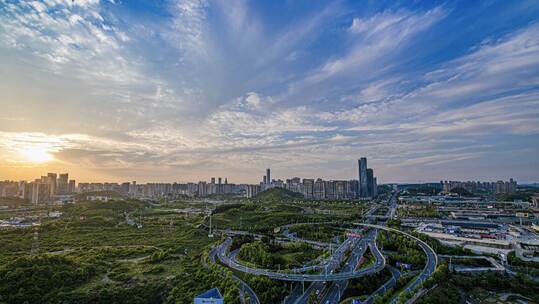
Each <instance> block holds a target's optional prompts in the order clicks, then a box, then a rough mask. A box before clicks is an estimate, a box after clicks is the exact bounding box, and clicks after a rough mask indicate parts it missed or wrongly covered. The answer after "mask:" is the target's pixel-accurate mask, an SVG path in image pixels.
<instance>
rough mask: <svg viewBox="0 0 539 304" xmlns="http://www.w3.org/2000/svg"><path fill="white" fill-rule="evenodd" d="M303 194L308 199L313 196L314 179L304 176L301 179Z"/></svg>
mask: <svg viewBox="0 0 539 304" xmlns="http://www.w3.org/2000/svg"><path fill="white" fill-rule="evenodd" d="M303 196H305V198H308V199H312V198H314V179H312V178H304V179H303Z"/></svg>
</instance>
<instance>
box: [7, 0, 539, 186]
mask: <svg viewBox="0 0 539 304" xmlns="http://www.w3.org/2000/svg"><path fill="white" fill-rule="evenodd" d="M0 3H1V4H2V5H0V21H2V22H0V66H2V68H1V69H0V108H1V111H0V180H32V179H34V178H36V176H40V175H43V174H45V173H47V172H69V174H70V176H72V177H74V178H75V179H77V180H78V181H79V180H80V181H83V182H85V181H87V182H94V181H110V182H123V181H131V180H137V181H140V182H173V181H182V182H183V181H196V180H209V178H210V177H212V176H215V177H217V176H223V177H224V176H226V177H228V179H229V181H230V180H234V181H237V182H242V183H255V182H258V181H259V180H260V177H261V175H262V174H261V172H262V171H263V170H264V169H265V168H271V169H272V170H273V171H274V172H278V173H277V174H276V176H278V177H285V176H289V177H292V176H302V177H321V178H324V179H328V180H329V179H343V180H344V179H352V178H355V177H356V176H357V173H358V168H357V164H356V166H354V165H351V164H352V163H355V162H357V158H358V157H359V156H367V157H368V158H369V165H370V166H371V167H372V168H375V169H376V176H377V177H378V182H379V183H393V182H400V183H405V182H408V183H414V182H420V181H424V182H425V181H431V182H436V181H440V180H487V181H496V180H508V179H509V178H514V179H515V180H517V181H518V182H519V183H530V182H538V181H539V173H538V172H539V158H538V157H537V155H539V120H537V116H538V115H539V82H538V79H539V38H538V37H539V23H538V22H539V7H538V6H537V5H536V4H535V3H534V1H519V2H507V1H493V2H488V3H484V2H481V3H479V2H478V3H469V2H467V1H455V2H452V3H447V2H442V1H429V2H428V3H427V2H423V3H414V4H412V3H404V4H395V3H394V2H393V1H387V2H386V1H376V2H371V3H362V2H361V3H358V2H357V1H339V2H331V3H327V2H323V1H320V2H319V1H308V2H287V1H284V2H278V1H275V2H269V3H265V2H244V1H202V0H200V1H187V0H186V1H172V0H170V1H168V0H166V1H155V2H151V3H149V2H146V1H141V2H139V1H125V2H120V1H99V0H75V1H71V0H65V1H64V0H55V1H9V0H3V1H0ZM274 175H275V174H274Z"/></svg>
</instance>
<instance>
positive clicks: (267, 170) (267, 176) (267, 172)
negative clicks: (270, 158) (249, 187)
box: [266, 168, 271, 184]
mask: <svg viewBox="0 0 539 304" xmlns="http://www.w3.org/2000/svg"><path fill="white" fill-rule="evenodd" d="M266 183H267V184H271V173H270V169H269V168H267V169H266Z"/></svg>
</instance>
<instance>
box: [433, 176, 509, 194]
mask: <svg viewBox="0 0 539 304" xmlns="http://www.w3.org/2000/svg"><path fill="white" fill-rule="evenodd" d="M440 183H441V184H442V189H443V191H444V192H446V193H447V192H451V190H453V189H455V188H463V189H465V190H467V191H469V192H471V193H477V192H488V193H494V194H498V193H511V192H515V191H516V190H517V182H516V181H515V180H513V179H512V178H511V179H509V181H501V180H500V181H497V182H480V181H466V182H462V181H440Z"/></svg>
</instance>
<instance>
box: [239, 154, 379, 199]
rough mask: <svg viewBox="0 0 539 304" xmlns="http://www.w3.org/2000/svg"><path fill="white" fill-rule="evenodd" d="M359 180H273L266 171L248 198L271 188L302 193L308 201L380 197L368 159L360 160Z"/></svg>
mask: <svg viewBox="0 0 539 304" xmlns="http://www.w3.org/2000/svg"><path fill="white" fill-rule="evenodd" d="M358 165H359V166H358V167H359V172H358V179H357V180H323V179H321V178H317V179H316V180H315V179H312V178H304V179H301V178H299V177H294V178H291V179H286V180H285V181H283V180H281V179H277V180H275V179H272V178H271V170H270V169H266V175H264V176H263V177H262V181H261V182H260V185H249V186H248V188H247V197H253V196H255V195H256V194H258V192H260V191H264V190H267V189H271V188H283V189H287V190H289V191H292V192H296V193H301V194H302V195H303V196H304V197H305V198H307V199H320V200H322V199H327V200H339V199H358V198H359V199H368V198H374V197H376V196H377V195H378V187H377V180H376V177H375V176H374V170H373V169H371V168H367V158H365V157H362V158H361V159H359V160H358Z"/></svg>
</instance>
